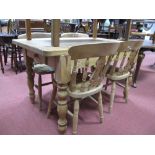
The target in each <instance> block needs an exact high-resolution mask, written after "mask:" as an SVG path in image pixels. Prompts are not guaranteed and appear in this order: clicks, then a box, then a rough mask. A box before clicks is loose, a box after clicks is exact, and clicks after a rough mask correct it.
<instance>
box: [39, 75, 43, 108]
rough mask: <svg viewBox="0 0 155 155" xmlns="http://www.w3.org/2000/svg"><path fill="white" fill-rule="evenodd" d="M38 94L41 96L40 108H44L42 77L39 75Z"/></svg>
mask: <svg viewBox="0 0 155 155" xmlns="http://www.w3.org/2000/svg"><path fill="white" fill-rule="evenodd" d="M38 96H39V109H40V110H42V78H41V75H40V74H39V76H38Z"/></svg>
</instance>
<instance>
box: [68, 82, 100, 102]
mask: <svg viewBox="0 0 155 155" xmlns="http://www.w3.org/2000/svg"><path fill="white" fill-rule="evenodd" d="M88 83H89V81H88ZM82 84H83V83H78V84H77V86H76V91H71V90H70V89H69V88H68V89H67V92H68V94H69V96H71V97H73V98H82V99H84V98H86V97H88V96H91V95H93V94H97V93H98V92H100V91H101V90H102V88H103V84H102V83H101V84H100V85H99V86H97V87H95V88H91V89H90V90H88V87H87V88H86V89H87V91H86V90H85V91H84V92H81V91H80V88H81V85H82ZM85 84H87V83H85ZM88 85H89V84H88Z"/></svg>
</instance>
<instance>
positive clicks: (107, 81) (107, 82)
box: [104, 78, 109, 90]
mask: <svg viewBox="0 0 155 155" xmlns="http://www.w3.org/2000/svg"><path fill="white" fill-rule="evenodd" d="M108 84H109V79H108V78H107V80H106V84H105V88H104V89H105V90H107V87H108Z"/></svg>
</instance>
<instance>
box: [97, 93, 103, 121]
mask: <svg viewBox="0 0 155 155" xmlns="http://www.w3.org/2000/svg"><path fill="white" fill-rule="evenodd" d="M98 109H99V114H100V122H101V123H102V122H103V103H102V94H101V92H99V95H98Z"/></svg>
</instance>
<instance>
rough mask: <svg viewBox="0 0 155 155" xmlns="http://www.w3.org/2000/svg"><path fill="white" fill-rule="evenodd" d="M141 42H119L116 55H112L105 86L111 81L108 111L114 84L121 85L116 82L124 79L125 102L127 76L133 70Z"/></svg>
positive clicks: (112, 97) (112, 100) (130, 74)
mask: <svg viewBox="0 0 155 155" xmlns="http://www.w3.org/2000/svg"><path fill="white" fill-rule="evenodd" d="M142 44H143V41H125V42H121V43H120V47H119V49H118V53H117V55H115V56H114V57H113V63H111V67H110V70H109V71H108V74H107V82H106V86H105V89H107V86H108V85H109V82H112V87H111V94H110V106H109V111H110V112H111V111H112V107H113V103H114V98H115V91H116V84H118V85H120V86H123V85H121V84H120V83H117V82H119V81H121V80H125V86H123V87H124V92H123V94H124V98H125V101H126V102H127V99H128V89H129V77H132V74H133V72H134V66H135V64H136V62H137V56H138V52H139V49H140V47H141V45H142Z"/></svg>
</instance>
